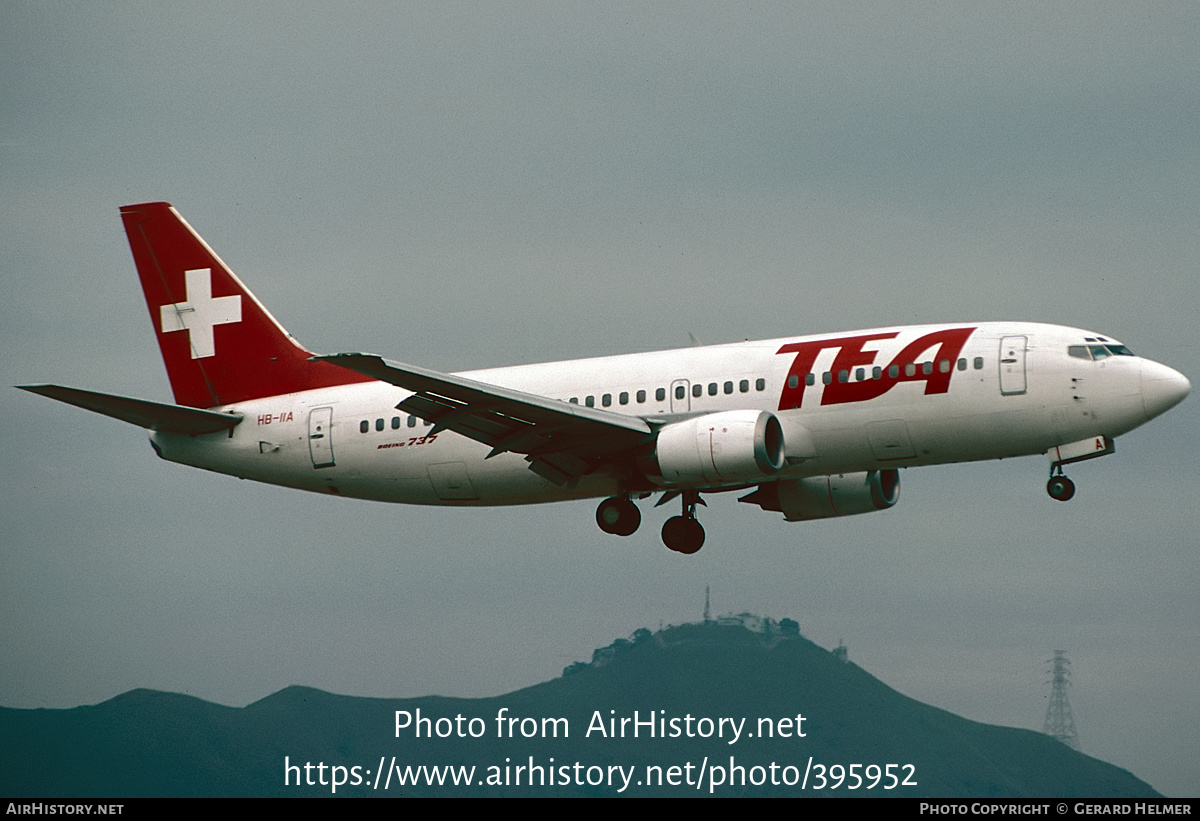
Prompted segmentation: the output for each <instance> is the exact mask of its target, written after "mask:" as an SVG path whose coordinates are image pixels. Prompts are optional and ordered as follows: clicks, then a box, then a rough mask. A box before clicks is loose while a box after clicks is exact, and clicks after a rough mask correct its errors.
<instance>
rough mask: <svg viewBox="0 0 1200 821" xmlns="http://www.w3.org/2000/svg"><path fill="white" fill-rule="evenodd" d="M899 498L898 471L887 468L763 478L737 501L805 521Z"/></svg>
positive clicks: (882, 506) (874, 507) (864, 510)
mask: <svg viewBox="0 0 1200 821" xmlns="http://www.w3.org/2000/svg"><path fill="white" fill-rule="evenodd" d="M899 498H900V471H898V470H896V469H895V468H891V469H888V470H868V471H863V472H860V473H835V474H833V475H831V476H807V477H805V478H803V479H784V480H782V481H778V482H767V483H765V484H762V485H759V486H758V490H756V491H754V492H753V493H751V494H749V495H746V496H743V497H742V498H740V499H738V501H739V502H749V503H750V504H755V505H758V506H759V507H761V508H762V509H763V510H774V511H776V512H779V513H782V514H783V518H784V519H787V520H788V521H789V522H805V521H809V520H810V519H829V518H833V517H834V516H853V515H854V514H856V513H870V512H871V511H874V510H887V509H888V508H889V507H891V506H892V505H894V504H896V500H898V499H899Z"/></svg>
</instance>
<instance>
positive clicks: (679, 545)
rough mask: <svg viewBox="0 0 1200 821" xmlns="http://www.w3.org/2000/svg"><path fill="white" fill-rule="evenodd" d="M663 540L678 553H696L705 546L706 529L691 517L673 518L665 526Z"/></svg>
mask: <svg viewBox="0 0 1200 821" xmlns="http://www.w3.org/2000/svg"><path fill="white" fill-rule="evenodd" d="M662 540H663V544H665V545H666V546H667V547H668V548H670V549H671V550H674V551H675V552H676V553H687V554H691V553H695V552H696V551H697V550H699V549H700V548H701V547H703V546H704V527H703V526H701V524H700V523H699V522H698V521H696V520H695V519H694V518H692V517H690V516H672V517H671V518H670V519H667V521H666V524H664V525H663V529H662Z"/></svg>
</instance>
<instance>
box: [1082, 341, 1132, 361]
mask: <svg viewBox="0 0 1200 821" xmlns="http://www.w3.org/2000/svg"><path fill="white" fill-rule="evenodd" d="M1067 355H1068V356H1073V357H1075V358H1076V359H1094V360H1100V359H1107V358H1108V357H1110V356H1133V351H1131V350H1129V349H1128V348H1126V347H1125V346H1124V345H1115V344H1113V343H1111V342H1110V343H1108V344H1105V345H1070V346H1068V348H1067Z"/></svg>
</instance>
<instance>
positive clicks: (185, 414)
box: [17, 385, 242, 435]
mask: <svg viewBox="0 0 1200 821" xmlns="http://www.w3.org/2000/svg"><path fill="white" fill-rule="evenodd" d="M17 387H18V388H20V389H21V390H23V391H29V392H30V393H37V394H41V395H42V396H48V397H50V398H51V399H57V400H58V401H59V402H66V403H67V404H68V405H74V406H75V407H77V408H83V409H84V410H90V411H94V412H96V413H102V414H104V415H105V416H111V417H112V418H113V419H120V420H121V421H122V422H128V423H130V424H131V425H137V426H138V427H140V428H147V429H149V430H160V431H168V432H170V433H187V434H192V435H196V434H200V433H216V432H217V431H219V430H228V429H229V428H232V427H233V426H234V425H236V424H237V423H238V422H241V421H242V417H241V415H240V414H234V413H217V412H216V411H208V410H200V409H198V408H187V407H182V406H180V405H164V404H163V403H161V402H150V401H148V400H145V399H133V398H132V397H128V396H114V395H113V394H111V393H96V392H95V391H84V390H80V389H79V388H64V387H63V386H62V385H17Z"/></svg>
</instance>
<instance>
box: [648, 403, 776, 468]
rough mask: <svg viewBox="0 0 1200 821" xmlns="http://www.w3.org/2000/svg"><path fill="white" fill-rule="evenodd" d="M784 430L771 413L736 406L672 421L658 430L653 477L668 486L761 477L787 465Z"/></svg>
mask: <svg viewBox="0 0 1200 821" xmlns="http://www.w3.org/2000/svg"><path fill="white" fill-rule="evenodd" d="M785 462H786V454H785V453H784V445H783V428H782V427H781V426H780V424H779V419H778V418H777V417H776V416H775V414H773V413H771V412H770V411H759V410H732V411H723V412H721V413H709V414H705V415H704V416H697V417H694V418H692V419H685V420H684V421H682V422H672V423H671V424H669V425H667V426H665V427H664V428H663V429H662V430H660V431H659V432H658V438H657V439H656V440H655V443H654V459H653V463H654V464H653V465H652V466H647V467H651V468H657V472H655V471H654V470H653V469H651V470H647V474H648V475H649V477H650V479H651V480H653V481H656V482H660V483H661V484H664V485H668V486H678V485H693V486H696V485H699V486H705V485H708V486H717V487H719V486H722V485H737V484H746V483H750V482H757V481H762V480H764V479H766V478H769V477H771V476H773V475H775V474H776V473H778V472H779V470H780V469H781V468H782V467H783V466H784V464H785Z"/></svg>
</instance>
